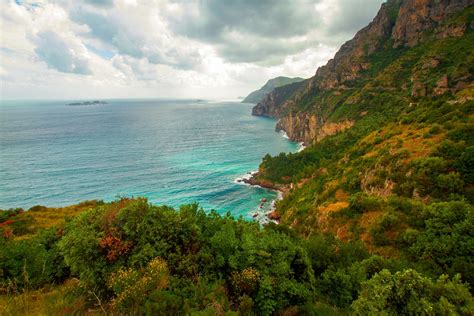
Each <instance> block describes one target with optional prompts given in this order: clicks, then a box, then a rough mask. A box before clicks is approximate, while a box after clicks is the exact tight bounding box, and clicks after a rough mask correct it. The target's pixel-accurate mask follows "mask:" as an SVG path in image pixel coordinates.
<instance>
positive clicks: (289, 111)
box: [252, 0, 474, 314]
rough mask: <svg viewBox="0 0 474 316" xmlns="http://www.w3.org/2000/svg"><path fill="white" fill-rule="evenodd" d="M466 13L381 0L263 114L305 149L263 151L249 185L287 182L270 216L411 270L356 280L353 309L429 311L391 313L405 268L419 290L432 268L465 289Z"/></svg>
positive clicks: (469, 22)
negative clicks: (302, 83) (373, 13)
mask: <svg viewBox="0 0 474 316" xmlns="http://www.w3.org/2000/svg"><path fill="white" fill-rule="evenodd" d="M411 6H415V7H417V8H419V7H421V8H423V10H421V11H420V10H418V11H416V10H414V9H413V8H412V7H411ZM473 17H474V7H473V6H472V2H469V1H462V0H459V1H451V2H450V3H448V2H443V1H441V2H436V1H430V0H420V1H388V3H386V4H385V5H384V6H383V7H382V9H381V11H380V12H379V14H378V15H377V17H376V18H375V19H374V21H373V22H372V23H371V24H370V25H369V26H368V27H367V28H365V29H363V30H361V31H360V32H359V33H358V34H357V35H356V36H355V38H354V39H353V40H351V41H349V42H348V43H346V44H345V45H343V47H342V48H341V50H340V51H339V52H338V53H337V54H336V57H335V58H334V59H333V60H331V61H330V62H328V65H326V66H324V67H322V68H320V69H319V70H318V71H317V73H316V75H315V76H314V77H313V78H310V79H309V80H308V83H307V85H306V87H305V88H302V89H300V90H299V91H298V92H296V93H295V94H294V95H293V96H291V97H290V98H288V99H287V100H286V101H285V102H283V103H282V104H281V106H280V108H279V109H272V111H273V112H274V113H279V116H278V118H279V120H280V121H279V123H278V128H281V129H284V130H285V131H287V133H288V135H289V136H290V137H291V138H292V139H294V140H298V141H305V142H306V143H307V144H311V146H309V147H308V148H306V149H305V150H304V151H302V152H300V153H295V154H280V155H278V156H275V157H271V156H269V155H267V156H266V157H264V159H263V162H262V164H261V165H260V168H259V172H258V173H257V174H256V176H255V178H254V179H253V180H252V181H253V182H254V183H257V184H258V183H259V182H261V183H264V184H266V185H269V186H273V187H282V186H284V187H286V188H287V192H288V193H287V194H286V196H285V198H284V199H283V200H282V201H279V202H278V203H277V212H278V213H279V214H280V215H281V223H282V224H283V225H285V226H289V227H290V228H291V229H292V231H294V232H296V233H297V234H298V235H300V236H303V237H304V238H312V236H314V235H320V234H323V235H325V236H335V238H337V239H338V240H341V241H346V242H356V241H360V242H362V244H363V246H364V248H365V249H367V251H368V252H369V253H370V254H372V255H380V256H382V257H384V258H387V259H388V258H390V259H392V260H395V261H396V262H400V263H401V262H403V263H404V264H405V265H407V266H409V267H410V269H413V270H410V271H411V272H408V271H404V272H402V271H399V272H396V273H395V274H393V272H386V271H384V272H380V273H379V274H377V276H376V277H375V278H374V279H373V280H370V281H369V282H367V283H365V285H364V286H363V289H362V290H358V293H359V298H358V299H357V300H356V301H354V302H353V305H352V306H353V308H354V309H353V311H355V312H357V313H361V314H364V313H365V312H367V311H373V312H375V311H376V310H373V308H382V306H383V308H386V311H387V312H388V313H390V312H393V313H407V314H423V313H426V314H430V312H429V311H428V310H426V309H424V307H422V306H421V305H418V306H417V307H418V308H420V309H416V308H417V307H416V306H415V305H413V306H411V303H407V302H405V303H404V304H407V305H404V307H403V308H406V309H402V310H401V309H395V310H391V308H392V307H394V306H398V307H400V306H401V305H400V304H398V303H394V300H395V301H396V300H397V299H396V297H397V295H402V294H400V293H404V291H405V290H403V283H404V282H405V281H401V280H402V279H404V278H405V276H408V275H409V276H410V278H412V279H418V280H420V281H421V280H422V279H425V278H428V279H425V280H426V282H428V283H426V287H425V288H432V287H433V286H434V287H435V285H434V284H436V283H437V282H442V281H441V279H443V278H444V277H441V279H438V278H440V275H449V276H451V277H458V278H459V280H461V281H462V282H465V283H468V284H470V285H472V284H474V275H473V274H472V271H473V270H474V259H473V258H474V256H473V254H474V248H473V245H474V235H473V233H472V232H473V231H474V230H473V229H474V206H473V203H474V195H473V192H474V189H473V188H474V177H473V170H474V160H473V157H474V151H473V150H474V124H473V114H474V113H473V109H474V87H473V76H474V54H473V53H472V52H473V51H474V46H473V43H474V31H473V29H474V24H473V21H474V19H473ZM347 122H350V124H348V123H347ZM331 127H332V130H331ZM328 131H329V132H328ZM343 271H344V272H343ZM340 273H341V275H347V274H348V273H347V272H346V270H340ZM420 274H421V275H420ZM376 280H378V281H376ZM371 284H374V285H375V284H377V285H378V286H379V287H378V288H377V289H371ZM382 284H383V286H384V287H385V289H384V291H383V294H380V293H378V292H377V290H381V288H380V287H381V286H382ZM395 284H396V285H395ZM392 286H395V287H396V288H392ZM471 290H472V289H471ZM412 294H413V293H412ZM380 295H382V296H380ZM385 295H387V296H385ZM331 297H334V293H332V296H331ZM375 297H376V299H375ZM384 297H387V298H389V300H390V302H389V303H386V302H385V298H384ZM402 297H406V296H404V294H403V295H402ZM362 298H364V300H365V301H364V302H363V303H361V299H362ZM333 303H334V304H335V305H337V306H342V305H341V302H333ZM417 304H418V303H417ZM375 306H376V307H375ZM411 308H415V309H411ZM442 310H443V308H442V307H441V306H438V307H436V308H435V309H434V310H433V311H432V312H431V313H440V314H442V313H443V312H442ZM377 311H380V309H377Z"/></svg>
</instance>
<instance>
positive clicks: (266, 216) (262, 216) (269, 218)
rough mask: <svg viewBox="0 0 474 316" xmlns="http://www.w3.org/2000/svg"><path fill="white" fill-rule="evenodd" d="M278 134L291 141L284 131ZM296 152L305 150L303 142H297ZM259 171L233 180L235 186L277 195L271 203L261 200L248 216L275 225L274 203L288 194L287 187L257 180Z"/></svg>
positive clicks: (278, 217)
mask: <svg viewBox="0 0 474 316" xmlns="http://www.w3.org/2000/svg"><path fill="white" fill-rule="evenodd" d="M278 133H279V134H280V135H281V136H282V137H283V138H286V139H288V140H289V141H293V142H294V140H292V139H291V138H290V137H289V136H288V134H287V133H286V132H285V131H284V130H279V131H278ZM298 146H299V147H298V150H297V151H296V152H301V151H303V150H304V149H305V148H306V145H305V143H304V142H298ZM258 175H259V171H258V170H252V171H249V172H247V173H246V174H245V175H243V176H241V177H238V178H236V179H235V180H234V182H235V183H237V184H243V185H249V186H254V187H260V188H264V189H267V190H271V191H273V192H276V193H277V197H276V198H275V199H273V200H271V201H267V200H266V199H262V200H261V201H260V202H261V203H260V206H259V207H258V209H257V210H251V211H249V214H250V215H251V216H252V218H253V220H254V221H257V222H259V223H260V224H261V225H266V224H268V223H270V222H273V223H275V224H279V223H280V218H281V215H280V214H279V213H278V211H277V210H276V202H277V201H280V200H283V198H284V197H285V196H286V195H287V194H288V191H289V189H290V188H289V186H287V185H276V184H274V183H272V182H269V181H264V180H259V179H258ZM267 202H269V203H270V209H267V210H264V208H263V206H264V204H265V203H267Z"/></svg>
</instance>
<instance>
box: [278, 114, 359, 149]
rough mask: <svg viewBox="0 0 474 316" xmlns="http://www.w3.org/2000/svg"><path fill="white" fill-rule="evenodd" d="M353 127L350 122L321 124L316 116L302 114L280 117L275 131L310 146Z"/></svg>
mask: <svg viewBox="0 0 474 316" xmlns="http://www.w3.org/2000/svg"><path fill="white" fill-rule="evenodd" d="M353 125H354V121H350V120H346V121H342V122H338V123H332V122H323V121H322V119H321V117H320V116H318V115H315V114H309V113H304V112H302V113H297V114H289V115H286V116H284V117H282V118H281V119H280V120H279V121H278V123H277V126H276V129H277V130H284V131H285V132H286V133H287V134H288V137H290V139H292V140H295V141H299V142H304V143H305V144H311V143H313V142H315V141H316V142H317V141H320V140H322V139H324V138H325V137H327V136H330V135H334V134H336V133H338V132H341V131H343V130H346V129H348V128H350V127H352V126H353Z"/></svg>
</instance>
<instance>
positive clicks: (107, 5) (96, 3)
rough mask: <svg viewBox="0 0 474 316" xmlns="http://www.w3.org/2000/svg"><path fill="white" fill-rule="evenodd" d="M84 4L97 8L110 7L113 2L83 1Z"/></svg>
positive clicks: (101, 0) (104, 0)
mask: <svg viewBox="0 0 474 316" xmlns="http://www.w3.org/2000/svg"><path fill="white" fill-rule="evenodd" d="M85 2H87V3H89V4H91V5H94V6H97V7H104V8H107V7H111V6H113V4H114V0H85Z"/></svg>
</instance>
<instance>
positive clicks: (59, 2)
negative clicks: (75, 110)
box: [0, 0, 383, 100]
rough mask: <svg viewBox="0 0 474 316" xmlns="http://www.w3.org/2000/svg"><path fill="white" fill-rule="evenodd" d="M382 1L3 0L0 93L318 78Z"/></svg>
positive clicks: (40, 95) (127, 91) (222, 86)
mask: <svg viewBox="0 0 474 316" xmlns="http://www.w3.org/2000/svg"><path fill="white" fill-rule="evenodd" d="M382 2H383V0H301V1H299V0H273V1H270V0H255V1H254V0H241V1H237V0H233V1H232V0H207V1H190V0H189V1H185V0H183V1H165V0H82V1H79V0H50V1H46V0H0V98H1V99H71V100H72V99H87V100H88V99H98V98H99V99H107V98H204V99H214V100H217V99H235V98H237V97H239V96H246V95H247V94H248V93H250V92H251V91H253V90H255V89H258V88H259V87H260V86H262V85H263V84H264V83H265V82H266V81H267V80H268V79H271V78H274V77H277V76H289V77H296V76H298V77H304V78H309V77H311V76H313V75H314V74H315V72H316V69H317V68H318V67H319V66H322V65H324V64H325V63H326V62H327V61H328V60H329V59H330V58H332V57H333V55H334V54H335V52H336V51H337V50H338V48H339V47H340V46H341V45H342V44H343V43H344V42H345V41H347V40H349V39H351V38H352V37H353V36H354V34H355V33H356V32H357V31H358V30H359V29H361V28H362V27H364V26H366V25H367V24H368V23H369V22H370V21H372V19H373V18H374V16H375V15H376V13H377V11H378V9H379V8H380V5H381V3H382Z"/></svg>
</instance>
